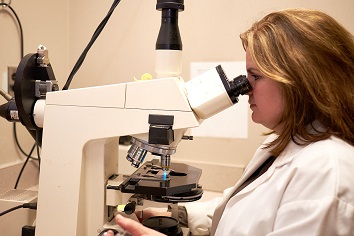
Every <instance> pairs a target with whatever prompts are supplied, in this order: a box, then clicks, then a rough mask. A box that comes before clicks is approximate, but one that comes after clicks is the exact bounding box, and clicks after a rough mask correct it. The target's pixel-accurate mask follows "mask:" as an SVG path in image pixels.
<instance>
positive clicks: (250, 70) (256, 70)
mask: <svg viewBox="0 0 354 236" xmlns="http://www.w3.org/2000/svg"><path fill="white" fill-rule="evenodd" d="M247 72H248V73H255V72H259V70H258V69H257V68H255V67H249V68H247Z"/></svg>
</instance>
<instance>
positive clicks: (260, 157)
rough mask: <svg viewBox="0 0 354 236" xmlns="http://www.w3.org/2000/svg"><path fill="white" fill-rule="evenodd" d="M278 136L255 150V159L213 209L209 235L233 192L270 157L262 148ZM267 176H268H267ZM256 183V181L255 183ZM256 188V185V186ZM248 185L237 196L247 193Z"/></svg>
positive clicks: (215, 226)
mask: <svg viewBox="0 0 354 236" xmlns="http://www.w3.org/2000/svg"><path fill="white" fill-rule="evenodd" d="M277 137H278V136H277V135H275V134H272V135H270V136H269V137H268V138H267V139H266V140H265V141H264V143H263V145H262V146H261V147H260V148H258V149H257V151H256V153H255V156H256V157H257V158H256V159H255V158H253V159H252V160H251V162H250V163H249V164H248V166H247V167H246V170H245V172H244V173H243V175H242V176H241V178H240V180H239V181H238V182H237V183H236V185H235V186H234V187H232V188H231V189H230V191H229V192H228V194H227V195H226V196H225V197H224V199H223V200H222V201H221V203H220V204H219V206H218V207H217V208H216V209H215V212H214V215H213V220H212V226H211V229H210V235H214V234H215V231H216V228H217V225H218V224H219V221H220V218H221V216H222V213H223V212H224V209H225V206H226V204H227V202H228V201H229V199H230V198H232V197H233V195H234V193H235V191H236V190H237V189H238V188H239V187H240V186H241V185H242V184H243V183H244V182H245V181H246V180H247V179H248V178H249V177H250V176H251V175H252V174H253V173H254V172H255V171H256V170H257V169H258V168H259V167H260V166H261V165H262V164H263V163H264V162H265V161H266V160H267V159H268V158H269V157H270V156H271V153H270V151H269V149H262V147H265V146H266V144H267V143H269V142H271V141H273V140H274V139H276V138H277ZM267 176H268V175H267ZM262 179H264V180H262V181H259V184H260V182H263V181H265V179H267V178H264V177H263V178H262ZM257 182H258V181H257ZM251 184H252V183H251ZM257 186H258V185H257ZM257 186H254V185H253V186H252V189H254V188H255V187H257ZM252 189H250V185H248V186H246V187H245V188H244V189H242V190H241V191H240V192H239V193H238V194H244V193H246V192H249V191H250V190H252Z"/></svg>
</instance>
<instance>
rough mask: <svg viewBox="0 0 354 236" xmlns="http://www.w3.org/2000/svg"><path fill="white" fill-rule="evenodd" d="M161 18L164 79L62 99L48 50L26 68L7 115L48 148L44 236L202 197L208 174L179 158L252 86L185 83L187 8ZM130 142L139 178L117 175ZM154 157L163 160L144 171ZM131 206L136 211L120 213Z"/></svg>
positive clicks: (174, 4) (241, 80) (218, 74)
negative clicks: (123, 143)
mask: <svg viewBox="0 0 354 236" xmlns="http://www.w3.org/2000/svg"><path fill="white" fill-rule="evenodd" d="M156 9H157V10H160V11H161V12H162V23H161V28H160V32H159V36H158V39H157V42H156V68H155V70H156V73H157V78H155V79H152V80H143V81H134V82H127V83H121V84H112V85H105V86H97V87H89V88H78V89H70V90H61V91H59V88H58V85H57V81H56V79H55V76H54V73H53V70H52V67H51V64H50V62H49V59H48V50H47V49H46V48H45V47H44V46H40V47H39V48H38V50H37V53H33V54H28V55H26V56H25V57H24V58H23V59H22V60H21V62H20V64H19V66H18V70H17V72H16V78H15V87H14V91H15V97H14V98H12V99H9V101H8V103H6V104H4V105H2V106H1V107H0V110H1V115H2V116H3V117H4V118H6V119H7V120H9V121H21V123H22V124H23V125H24V126H25V127H26V128H27V129H28V130H29V132H30V133H31V134H32V136H33V137H34V138H35V140H36V141H37V143H38V144H39V145H40V146H41V148H42V151H41V163H40V178H39V189H38V207H37V214H36V229H35V235H36V236H46V235H48V234H50V235H78V236H97V235H100V233H102V232H104V230H107V229H115V228H116V227H117V226H116V225H115V224H114V216H115V214H124V215H125V216H127V217H129V214H131V213H132V212H134V210H135V207H139V206H141V207H142V206H143V204H144V203H143V202H144V201H151V202H157V203H167V204H175V203H178V202H188V201H195V200H198V199H199V198H200V197H201V195H202V189H201V187H200V186H199V184H198V181H199V178H200V176H201V170H200V169H198V168H195V167H192V166H188V165H186V164H183V163H173V162H172V161H171V156H172V155H173V154H174V153H175V152H176V149H177V145H178V144H179V143H180V142H181V141H182V140H191V139H192V137H191V136H188V135H186V131H187V130H188V129H189V128H192V127H198V126H199V125H200V124H201V123H202V121H203V120H204V119H207V118H209V117H211V116H213V115H214V114H216V113H219V112H221V111H222V110H224V109H226V108H228V107H230V106H232V105H233V104H235V103H237V102H238V99H237V98H238V96H239V95H240V94H241V95H243V94H246V93H248V92H249V91H250V90H251V86H250V84H249V82H248V80H247V78H246V76H238V77H236V78H234V79H233V80H228V78H227V77H226V75H225V73H224V71H223V69H222V67H221V66H217V67H215V68H212V69H210V70H209V71H207V72H205V73H203V74H202V75H200V76H198V77H196V78H192V79H191V80H189V81H188V82H185V81H184V80H183V79H182V78H181V77H180V73H181V52H182V42H181V37H180V34H179V29H178V12H180V11H183V10H184V1H183V0H176V1H168V0H158V1H157V4H156ZM121 136H131V137H132V144H131V147H130V149H129V151H128V153H127V157H126V158H127V160H128V161H130V162H131V163H132V165H133V166H135V167H139V166H140V165H141V167H140V168H138V169H137V170H136V171H135V172H134V173H133V174H132V175H130V176H121V175H119V173H117V170H118V158H122V157H118V151H119V145H118V143H119V137H121ZM147 153H151V154H152V155H154V156H156V157H157V158H156V159H153V160H152V161H146V162H144V158H145V156H146V154H147ZM132 199H134V200H132ZM124 203H127V204H126V206H129V207H130V208H129V207H128V208H129V209H128V208H127V209H125V210H123V213H122V212H119V211H117V206H118V205H121V204H124ZM131 215H134V214H131Z"/></svg>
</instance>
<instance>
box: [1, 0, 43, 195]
mask: <svg viewBox="0 0 354 236" xmlns="http://www.w3.org/2000/svg"><path fill="white" fill-rule="evenodd" d="M10 4H11V0H10V1H9V2H8V3H5V2H1V3H0V6H2V7H3V9H7V8H8V9H10V11H11V12H12V14H13V15H14V16H15V18H16V21H17V24H18V27H19V30H20V49H21V51H20V58H23V54H24V40H23V28H22V24H21V21H20V18H19V17H18V15H17V13H16V11H15V10H14V9H13V8H12V7H11V5H10ZM13 133H14V139H15V143H16V146H17V147H18V149H19V150H20V152H21V153H22V154H23V155H25V156H26V157H27V158H26V161H25V162H24V165H23V166H22V169H21V171H20V173H19V175H18V177H17V181H16V184H15V189H16V188H17V185H18V182H19V180H20V178H21V175H22V172H23V170H24V168H25V166H26V165H27V162H28V160H29V159H30V158H31V159H35V160H37V159H38V160H39V158H35V157H32V156H31V155H32V152H33V150H34V147H35V145H36V143H38V140H36V143H35V144H34V145H33V148H32V149H31V151H30V154H27V153H26V152H25V151H24V150H23V149H22V147H21V145H20V142H19V140H18V136H17V129H16V123H15V122H14V123H13ZM37 146H38V145H37ZM37 156H38V157H39V148H38V147H37ZM39 162H40V161H39Z"/></svg>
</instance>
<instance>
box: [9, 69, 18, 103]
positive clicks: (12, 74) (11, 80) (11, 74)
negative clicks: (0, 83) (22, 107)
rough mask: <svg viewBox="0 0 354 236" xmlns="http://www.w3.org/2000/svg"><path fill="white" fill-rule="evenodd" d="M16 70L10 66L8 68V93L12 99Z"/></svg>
mask: <svg viewBox="0 0 354 236" xmlns="http://www.w3.org/2000/svg"><path fill="white" fill-rule="evenodd" d="M16 70H17V67H16V66H8V67H7V92H8V94H10V95H11V96H12V97H13V96H14V85H15V75H16Z"/></svg>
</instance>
